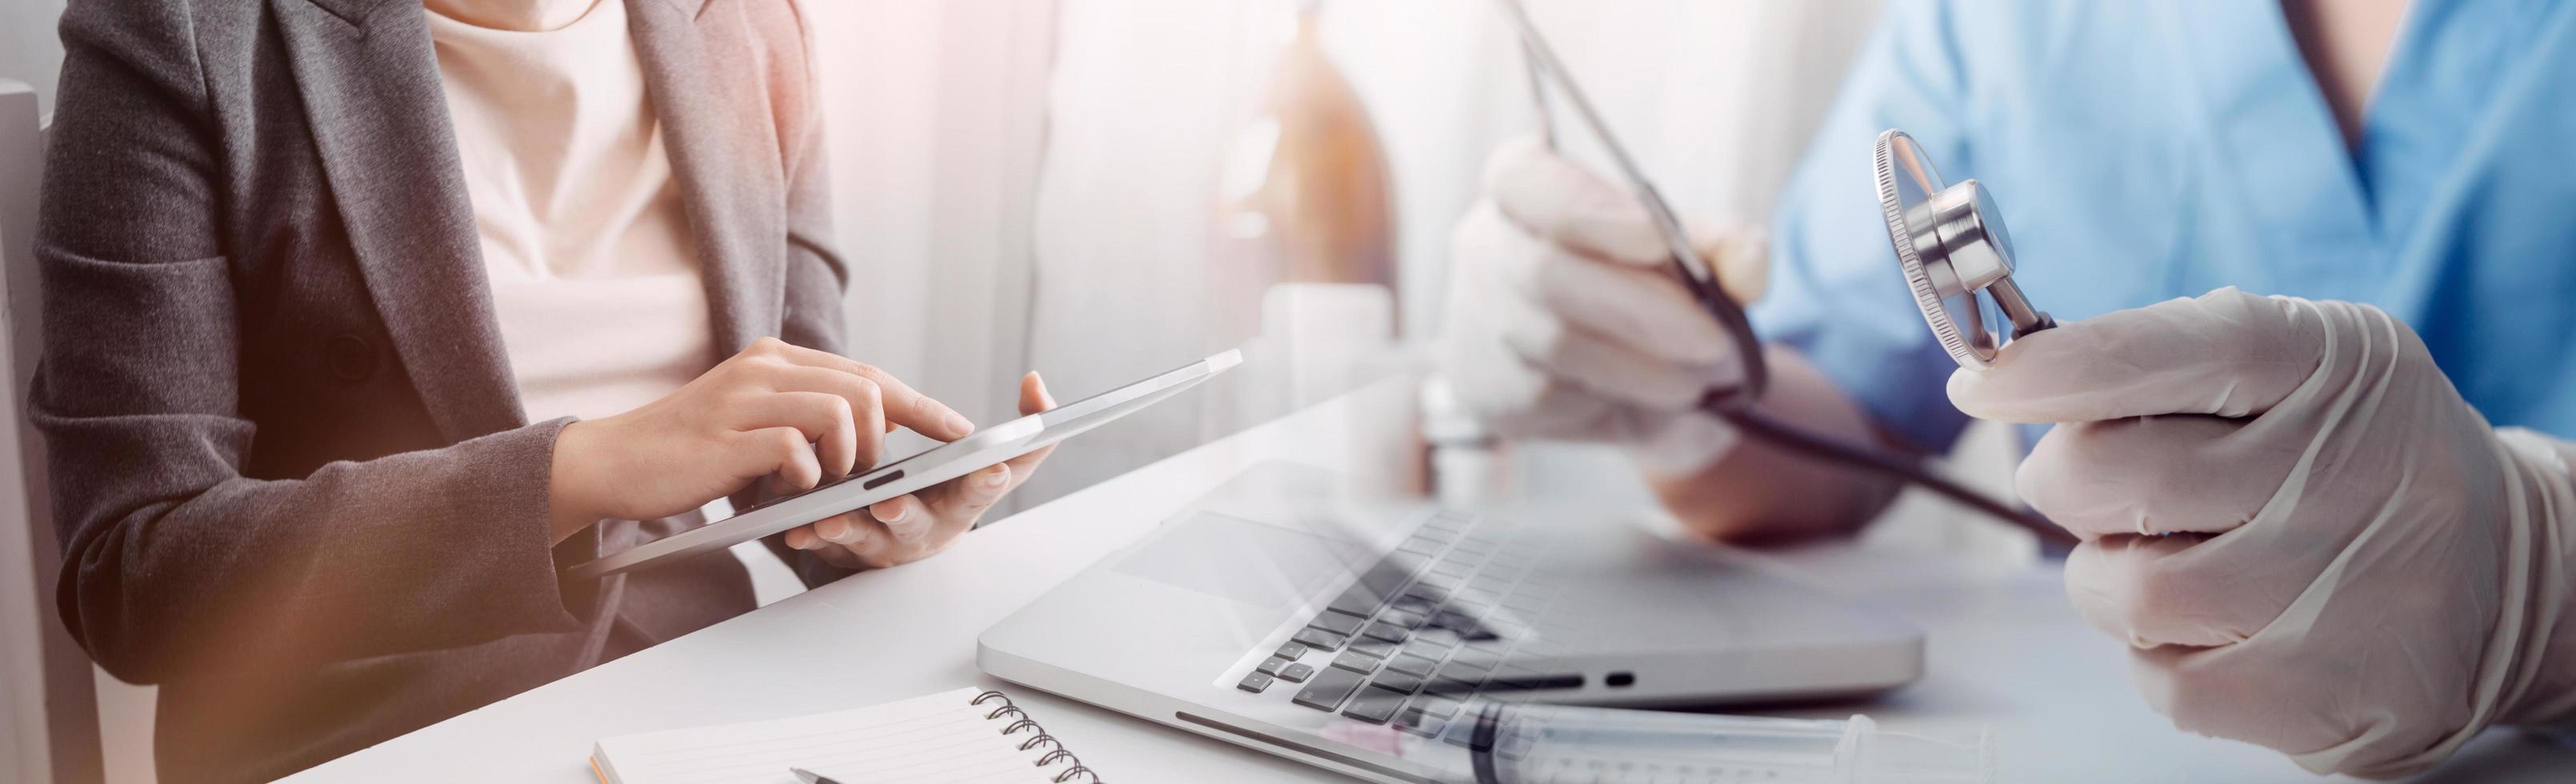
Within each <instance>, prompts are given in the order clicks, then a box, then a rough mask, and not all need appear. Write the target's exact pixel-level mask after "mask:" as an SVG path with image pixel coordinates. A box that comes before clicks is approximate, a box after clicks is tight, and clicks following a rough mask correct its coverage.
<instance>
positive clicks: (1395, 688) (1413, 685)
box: [1369, 670, 1422, 694]
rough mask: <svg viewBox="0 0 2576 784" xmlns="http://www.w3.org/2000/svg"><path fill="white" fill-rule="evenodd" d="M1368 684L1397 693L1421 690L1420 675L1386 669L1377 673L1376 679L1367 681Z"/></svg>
mask: <svg viewBox="0 0 2576 784" xmlns="http://www.w3.org/2000/svg"><path fill="white" fill-rule="evenodd" d="M1369 685H1370V686H1375V687H1378V688H1381V689H1385V690H1387V691H1392V692H1395V693H1397V694H1412V693H1414V692H1417V691H1421V690H1422V676H1419V675H1407V674H1404V673H1401V672H1397V671H1395V670H1387V671H1385V672H1381V673H1378V674H1377V679H1376V680H1372V681H1369Z"/></svg>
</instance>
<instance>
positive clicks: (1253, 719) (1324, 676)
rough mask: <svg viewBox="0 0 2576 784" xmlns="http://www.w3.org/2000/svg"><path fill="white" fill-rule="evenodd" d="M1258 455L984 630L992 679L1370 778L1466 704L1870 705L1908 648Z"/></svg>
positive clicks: (1441, 769) (1619, 554)
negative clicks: (1830, 700) (1851, 701)
mask: <svg viewBox="0 0 2576 784" xmlns="http://www.w3.org/2000/svg"><path fill="white" fill-rule="evenodd" d="M1348 487H1349V483H1347V482H1344V481H1342V480H1341V478H1340V477H1339V476H1338V475H1336V474H1334V473H1332V472H1329V471H1325V470H1322V469H1318V468H1313V467H1308V466H1302V465H1296V464H1290V463H1278V462H1273V463H1264V464H1261V465H1259V466H1256V467H1254V468H1252V469H1250V470H1248V471H1246V472H1244V473H1243V474H1240V475H1238V476H1236V477H1235V478H1234V479H1233V480H1231V481H1229V482H1228V483H1227V484H1226V485H1225V486H1223V487H1222V488H1219V489H1218V490H1216V491H1215V492H1213V493H1210V494H1209V495H1207V496H1205V497H1203V498H1200V499H1199V500H1197V501H1196V502H1194V503H1192V504H1191V506H1190V507H1189V508H1187V509H1184V510H1183V511H1181V512H1180V513H1178V514H1176V515H1174V516H1173V517H1171V518H1170V519H1168V520H1166V521H1165V522H1164V523H1163V525H1162V526H1161V527H1160V528H1159V529H1157V530H1156V531H1154V532H1153V533H1152V534H1149V535H1147V536H1146V537H1145V538H1144V539H1143V540H1142V541H1139V542H1137V543H1136V544H1134V545H1131V546H1129V547H1128V548H1126V549H1124V550H1121V551H1119V552H1117V553H1114V554H1112V555H1110V556H1109V557H1107V558H1104V559H1102V560H1101V562H1100V563H1098V564H1094V565H1093V566H1091V567H1090V568H1089V569H1086V570H1084V571H1083V572H1082V573H1080V574H1079V575H1077V576H1075V577H1074V578H1073V579H1071V580H1069V581H1067V582H1066V583H1065V584H1064V585H1062V586H1059V587H1057V588H1056V589H1055V590H1053V591H1050V592H1048V593H1047V594H1046V595H1045V596H1043V597H1041V598H1039V599H1038V600H1037V601H1035V602H1033V603H1031V604H1030V605H1029V606H1027V607H1024V608H1021V609H1020V610H1019V611H1018V612H1017V613H1014V614H1012V615H1011V616H1010V617H1009V618H1006V619H1004V620H1003V621H1002V622H1001V623H999V624H996V625H995V626H994V627H993V628H991V629H988V630H986V631H985V632H984V634H983V636H982V637H981V638H980V639H979V640H978V641H977V650H976V662H977V664H978V665H979V666H980V667H982V668H983V670H984V671H985V672H988V673H991V674H993V675H994V676H996V677H1000V678H1003V679H1005V680H1009V681H1013V682H1017V683H1021V684H1025V685H1028V686H1031V687H1034V688H1037V689H1041V690H1045V691H1049V692H1054V693H1057V694H1061V695H1064V696H1067V697H1071V698H1074V699H1078V700H1082V701H1084V702H1089V703H1092V704H1095V705H1100V706H1103V707H1107V708H1110V709H1112V710H1117V711H1121V712H1125V713H1130V714H1134V715H1136V716H1140V717H1143V718H1146V719H1150V720H1153V721H1157V722H1161V723H1164V724H1169V725H1172V726H1175V727H1180V728H1182V729H1186V730H1189V731H1192V732H1197V733H1200V734H1203V735H1209V736H1213V737H1217V738H1222V739H1225V740H1227V741H1230V742H1234V743H1238V744H1242V745H1245V746H1250V747H1253V748H1256V749H1261V750H1263V751H1268V752H1271V753H1274V754H1279V755H1282V756H1286V757H1291V758H1294V759H1298V760H1302V761H1306V762H1309V763H1312V764H1316V765H1319V766H1322V767H1326V768H1329V769H1332V770H1336V771H1340V772H1343V773H1348V774H1351V775H1355V776H1359V777H1361V778H1365V779H1370V780H1375V781H1390V782H1423V781H1440V780H1444V779H1445V778H1446V779H1447V780H1454V778H1448V777H1449V775H1450V774H1454V773H1455V772H1456V771H1457V770H1458V769H1459V768H1458V767H1457V766H1458V765H1460V764H1464V763H1463V760H1464V759H1465V758H1464V752H1463V748H1464V747H1465V746H1466V745H1467V744H1468V742H1469V735H1470V732H1471V728H1470V726H1469V725H1470V724H1471V723H1472V721H1469V720H1467V719H1469V718H1471V717H1469V716H1468V715H1467V713H1466V712H1467V711H1470V710H1472V709H1473V706H1477V705H1483V704H1487V703H1491V702H1496V701H1501V702H1511V701H1523V700H1531V701H1545V702H1565V703H1580V704H1595V705H1633V706H1656V705H1711V704H1724V703H1744V702H1757V701H1758V702H1768V701H1778V700H1789V699H1804V698H1818V697H1833V696H1848V695H1861V694H1868V693H1873V692H1879V691H1884V690H1887V689H1891V688H1895V687H1897V686H1901V685H1903V684H1906V683H1908V682H1911V681H1913V680H1914V679H1915V678H1916V677H1918V676H1919V675H1920V674H1921V673H1922V668H1923V634H1922V632H1920V631H1919V630H1916V629H1915V628H1913V627H1911V626H1908V625H1906V624H1905V623H1903V622H1901V621H1897V620H1895V619H1892V618H1888V617H1884V616H1881V615H1878V614H1876V613H1873V612H1869V611H1866V610H1863V609H1860V608H1856V607H1852V606H1849V605H1847V604H1844V603H1841V602H1838V601H1836V600H1833V599H1831V598H1828V597H1826V596H1823V595H1821V594H1817V593H1814V592H1811V591H1808V590H1806V589H1803V588H1801V587H1798V586H1796V585H1794V584H1791V583H1788V582H1785V581H1782V580H1780V579H1778V578H1776V577H1770V576H1765V575H1763V574H1761V573H1759V572H1758V571H1757V570H1756V569H1754V568H1752V567H1749V566H1745V565H1742V564H1739V563H1730V562H1729V560H1728V559H1727V558H1725V557H1724V556H1723V555H1721V554H1718V553H1714V552H1711V551H1710V550H1709V548H1702V547H1696V546H1691V545H1687V544H1678V543H1670V542H1664V541H1661V540H1658V539H1656V538H1654V537H1652V536H1649V535H1646V534H1645V533H1644V532H1642V531H1638V530H1636V527H1635V526H1632V525H1625V524H1620V523H1617V522H1616V521H1611V520H1607V519H1605V516H1604V513H1603V512H1602V511H1601V510H1599V509H1597V508H1590V509H1586V508H1578V507H1572V506H1558V507H1551V506H1542V505H1515V506H1510V507H1498V508H1493V509H1485V510H1477V511H1462V510H1454V509H1442V508H1437V507H1434V506H1431V505H1428V504H1426V503H1424V502H1421V501H1419V500H1405V499H1399V498H1387V497H1377V496H1371V495H1367V494H1362V493H1355V492H1352V491H1350V490H1349V489H1348Z"/></svg>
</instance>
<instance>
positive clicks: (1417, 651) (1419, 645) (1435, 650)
mask: <svg viewBox="0 0 2576 784" xmlns="http://www.w3.org/2000/svg"><path fill="white" fill-rule="evenodd" d="M1448 651H1449V649H1448V648H1446V647H1442V646H1441V645H1440V644H1438V643H1434V642H1431V641H1428V640H1414V641H1412V642H1409V643H1405V644H1404V653H1405V654H1406V655H1411V656H1420V657H1422V658H1425V659H1430V660H1432V661H1439V660H1440V657H1441V656H1443V655H1445V654H1447V653H1448Z"/></svg>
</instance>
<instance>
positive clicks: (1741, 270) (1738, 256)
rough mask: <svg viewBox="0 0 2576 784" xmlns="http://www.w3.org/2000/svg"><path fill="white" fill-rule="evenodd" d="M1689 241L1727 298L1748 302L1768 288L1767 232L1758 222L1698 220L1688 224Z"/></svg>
mask: <svg viewBox="0 0 2576 784" xmlns="http://www.w3.org/2000/svg"><path fill="white" fill-rule="evenodd" d="M1690 241H1691V247H1693V248H1696V249H1698V250H1699V255H1700V258H1701V259H1704V260H1706V261H1707V262H1708V263H1709V265H1710V266H1711V267H1714V268H1715V269H1714V270H1713V271H1714V272H1715V273H1716V274H1717V285H1718V288H1721V289H1725V290H1726V296H1727V298H1729V299H1733V300H1735V301H1736V302H1737V303H1738V304H1752V303H1753V301H1755V300H1759V299H1761V298H1762V295H1763V294H1764V293H1767V292H1769V291H1770V290H1771V232H1770V231H1769V230H1766V229H1764V228H1762V226H1761V224H1756V223H1742V222H1724V221H1701V222H1697V223H1693V224H1691V227H1690Z"/></svg>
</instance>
